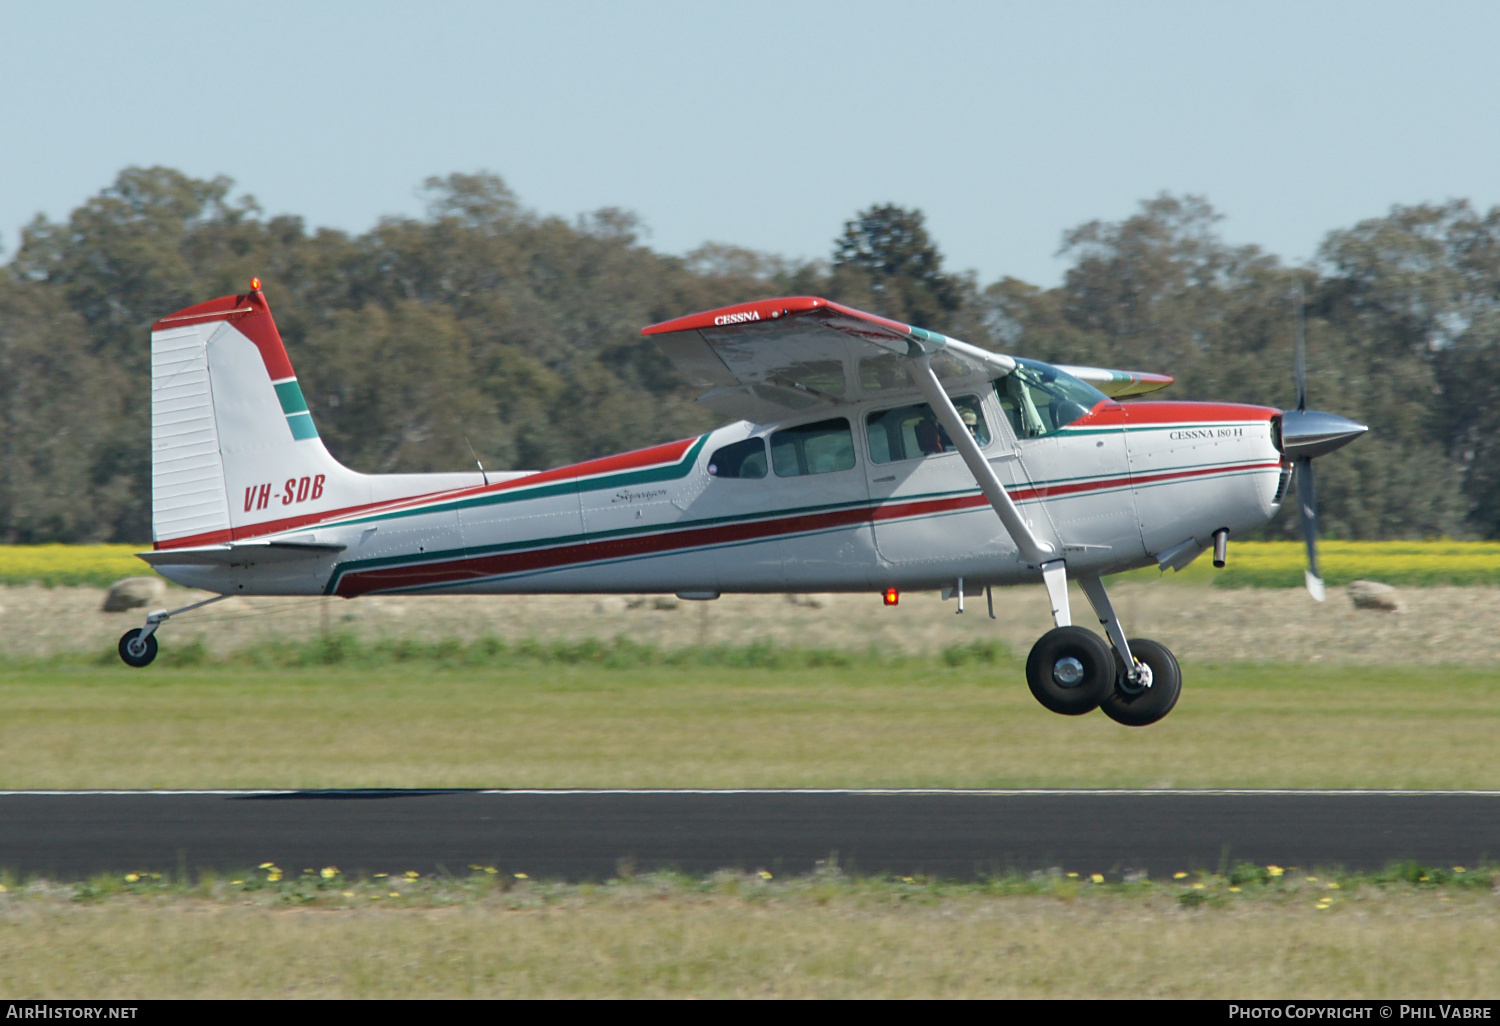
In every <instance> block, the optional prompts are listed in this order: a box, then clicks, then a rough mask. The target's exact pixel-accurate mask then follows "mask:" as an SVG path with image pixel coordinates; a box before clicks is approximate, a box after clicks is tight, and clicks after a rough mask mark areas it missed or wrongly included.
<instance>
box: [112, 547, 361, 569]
mask: <svg viewBox="0 0 1500 1026" xmlns="http://www.w3.org/2000/svg"><path fill="white" fill-rule="evenodd" d="M344 548H345V546H343V545H325V544H321V543H318V542H289V541H278V542H262V541H247V542H238V543H236V544H234V545H200V546H196V547H194V548H183V549H158V550H157V551H154V552H137V553H136V555H137V556H139V557H140V558H141V559H144V560H145V561H146V562H147V563H150V564H151V565H152V566H249V565H252V564H259V563H293V562H296V561H297V560H300V559H315V558H317V557H319V556H331V555H333V554H334V553H336V552H343V551H344Z"/></svg>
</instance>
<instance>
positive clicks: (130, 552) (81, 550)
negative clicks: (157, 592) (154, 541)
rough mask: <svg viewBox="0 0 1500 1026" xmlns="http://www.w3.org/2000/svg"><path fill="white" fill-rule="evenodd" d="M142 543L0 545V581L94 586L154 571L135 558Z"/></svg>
mask: <svg viewBox="0 0 1500 1026" xmlns="http://www.w3.org/2000/svg"><path fill="white" fill-rule="evenodd" d="M150 547H151V546H150V545H149V544H145V545H0V584H45V585H47V586H48V587H49V588H50V587H55V586H56V585H60V584H63V585H94V586H96V587H101V588H107V587H109V586H110V585H111V584H113V583H115V582H116V581H118V580H119V579H120V578H122V577H141V576H147V575H150V574H152V573H154V571H153V570H152V569H151V568H150V567H149V566H147V565H146V564H145V563H143V562H141V561H140V560H139V559H137V558H136V557H135V554H136V553H137V552H141V551H143V550H145V549H149V548H150Z"/></svg>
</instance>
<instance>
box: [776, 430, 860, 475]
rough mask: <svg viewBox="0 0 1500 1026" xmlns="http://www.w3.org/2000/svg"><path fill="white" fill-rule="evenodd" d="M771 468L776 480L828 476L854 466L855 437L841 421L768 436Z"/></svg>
mask: <svg viewBox="0 0 1500 1026" xmlns="http://www.w3.org/2000/svg"><path fill="white" fill-rule="evenodd" d="M771 466H772V467H773V468H774V469H775V471H776V476H777V477H801V476H803V475H804V474H830V473H832V472H834V471H836V470H849V469H850V468H851V467H853V466H854V433H853V432H852V431H850V430H849V421H848V420H846V419H845V418H843V417H834V418H832V419H830V420H820V421H818V422H817V423H815V424H799V425H797V426H796V427H791V428H787V429H785V430H783V431H777V432H776V433H775V434H773V435H772V436H771Z"/></svg>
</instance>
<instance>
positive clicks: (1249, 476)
mask: <svg viewBox="0 0 1500 1026" xmlns="http://www.w3.org/2000/svg"><path fill="white" fill-rule="evenodd" d="M644 334H646V335H649V336H652V337H654V338H655V339H656V340H657V342H658V343H659V344H660V345H661V347H662V348H663V350H664V351H665V352H666V354H667V355H668V356H669V357H670V358H671V359H672V361H673V363H675V364H676V366H677V367H678V369H679V370H680V371H681V372H682V373H683V374H684V375H685V376H686V377H687V379H688V380H689V381H690V382H691V383H692V384H693V385H695V386H697V387H699V388H702V389H704V390H705V391H704V393H703V395H702V397H701V398H700V399H699V401H700V402H702V403H703V404H704V405H706V406H708V407H709V408H710V409H713V410H715V411H717V412H719V413H722V414H724V415H726V416H728V417H733V418H735V421H734V423H732V424H729V425H728V426H726V427H721V428H719V429H717V430H715V431H711V432H709V433H708V434H706V435H701V436H699V437H697V438H687V439H683V440H682V441H678V442H670V443H668V444H666V445H657V446H653V447H652V448H649V449H642V450H639V451H636V452H630V453H625V454H624V455H620V456H610V457H606V458H604V459H597V460H589V461H587V462H585V463H578V464H575V465H573V466H568V467H560V468H558V469H556V470H548V471H542V472H522V473H514V472H512V473H489V474H486V473H484V471H483V470H482V469H481V470H480V471H479V472H477V473H456V474H383V475H368V474H360V473H356V472H355V471H352V470H349V469H348V468H347V467H344V466H342V465H341V464H339V463H338V462H337V461H335V460H334V458H333V457H332V456H331V455H329V453H328V450H327V449H326V448H324V446H323V443H322V441H321V440H320V439H319V438H318V432H317V428H316V427H315V426H314V424H313V419H312V416H311V414H310V413H309V412H308V409H307V404H306V402H305V401H304V400H303V396H302V390H301V388H300V387H299V386H298V384H297V378H296V376H295V375H294V374H293V372H292V365H291V363H290V361H289V360H288V359H287V354H286V350H285V348H284V347H283V345H282V341H281V336H280V334H279V333H278V332H277V330H276V324H275V322H274V321H273V320H272V318H271V311H270V309H269V307H268V306H267V305H266V299H265V296H264V295H263V294H262V292H261V290H260V282H259V280H254V281H252V282H251V288H250V291H249V292H248V293H247V294H245V295H238V296H225V297H223V298H220V299H215V300H211V301H209V302H207V303H201V304H199V305H197V306H193V307H189V308H188V309H186V310H182V311H180V312H178V313H175V314H173V315H171V316H170V317H164V318H162V319H161V320H160V321H158V322H157V323H156V324H155V325H154V326H153V328H152V334H151V375H152V377H151V466H152V534H153V541H154V543H155V544H154V549H153V551H151V552H145V553H142V554H141V558H142V559H144V560H145V561H146V562H148V563H150V564H151V565H152V566H153V567H155V568H156V570H157V571H158V572H159V573H161V574H162V575H163V576H164V577H167V578H168V579H170V580H173V581H176V582H177V583H179V584H183V585H186V586H188V587H192V588H201V589H205V590H208V591H212V592H217V593H218V595H217V597H216V598H212V599H208V600H207V602H216V601H218V600H219V599H220V598H224V597H227V596H230V595H341V596H344V597H345V598H354V597H356V596H359V595H368V594H375V593H390V592H400V593H405V594H440V593H441V594H455V593H472V594H496V593H499V594H539V593H568V594H576V593H607V592H628V593H641V592H670V593H675V594H677V595H678V596H680V597H682V598H685V599H714V598H717V597H719V595H720V594H723V593H725V592H798V591H819V592H826V591H849V592H852V591H870V592H875V593H884V596H885V601H886V603H887V604H888V605H895V604H896V603H897V601H898V596H899V592H900V590H902V589H914V588H921V589H937V588H943V589H946V590H948V591H949V593H950V594H955V595H956V596H957V597H958V603H959V609H960V611H961V610H962V606H963V597H964V596H965V595H966V594H967V595H976V594H987V589H988V588H989V587H991V586H993V585H1006V584H1024V583H1034V582H1038V581H1040V582H1043V583H1044V584H1045V585H1046V591H1047V594H1048V596H1049V597H1050V600H1051V605H1052V615H1053V618H1054V620H1055V621H1056V625H1057V626H1056V627H1055V629H1053V630H1051V631H1048V632H1047V633H1046V634H1045V635H1043V636H1042V638H1041V640H1039V641H1038V642H1037V643H1036V646H1035V647H1034V648H1033V649H1032V650H1031V654H1030V658H1029V659H1028V660H1027V663H1026V679H1027V683H1028V684H1029V685H1030V687H1031V691H1032V693H1033V694H1034V695H1035V696H1036V698H1037V700H1038V701H1040V702H1041V703H1042V705H1044V706H1046V707H1047V708H1048V709H1051V710H1052V711H1054V712H1058V713H1064V714H1068V715H1077V714H1080V713H1086V712H1089V711H1090V710H1092V709H1094V708H1095V707H1101V706H1102V708H1103V709H1104V711H1105V713H1106V714H1107V715H1109V716H1110V717H1111V718H1113V719H1115V720H1117V721H1118V722H1120V723H1125V724H1131V725H1143V724H1147V723H1154V722H1155V721H1157V720H1159V719H1161V718H1162V717H1163V716H1165V715H1166V714H1167V713H1168V712H1169V711H1170V710H1171V709H1172V706H1173V705H1174V704H1175V703H1176V701H1177V696H1178V693H1179V691H1180V689H1181V672H1180V671H1179V669H1178V666H1177V661H1176V660H1175V659H1174V658H1173V656H1172V653H1171V652H1170V651H1168V650H1167V648H1166V647H1165V646H1163V645H1161V644H1159V643H1157V642H1154V641H1149V640H1146V639H1141V638H1131V639H1127V638H1126V637H1125V632H1124V630H1123V629H1122V628H1121V626H1120V621H1119V619H1118V618H1117V617H1116V616H1115V612H1114V609H1113V607H1112V606H1111V605H1110V602H1109V598H1108V596H1107V595H1106V594H1105V590H1104V585H1103V584H1102V583H1101V578H1102V577H1103V575H1106V574H1113V573H1119V572H1120V571H1123V570H1130V569H1133V568H1136V567H1143V566H1149V565H1151V564H1157V565H1159V566H1160V567H1161V568H1163V569H1164V570H1165V569H1166V568H1168V567H1171V568H1174V569H1181V568H1182V567H1184V566H1186V565H1187V564H1188V563H1189V562H1191V561H1192V560H1193V559H1194V558H1196V557H1197V556H1198V555H1199V554H1200V553H1201V552H1203V551H1204V550H1205V549H1206V548H1208V547H1209V546H1210V545H1211V546H1213V548H1214V562H1215V565H1217V566H1222V565H1223V563H1224V559H1225V545H1226V539H1227V538H1228V537H1229V535H1231V534H1235V533H1239V532H1245V531H1251V530H1253V529H1255V528H1257V527H1259V526H1261V525H1262V524H1264V523H1266V522H1267V521H1268V520H1269V519H1270V518H1271V516H1272V515H1273V514H1274V513H1275V512H1276V510H1277V508H1278V507H1279V505H1280V503H1281V501H1282V498H1283V496H1284V495H1285V494H1286V491H1287V486H1288V483H1289V481H1290V479H1291V477H1292V475H1293V469H1294V467H1295V468H1296V469H1297V473H1296V477H1297V483H1298V493H1299V499H1300V500H1301V506H1302V515H1303V520H1304V527H1305V531H1306V537H1307V548H1308V557H1309V570H1308V574H1307V578H1308V586H1309V589H1310V590H1311V591H1313V593H1314V597H1317V598H1321V591H1322V581H1321V580H1320V579H1319V578H1318V577H1317V562H1316V552H1315V547H1314V539H1315V537H1316V519H1315V517H1316V514H1315V509H1316V507H1315V503H1314V499H1313V477H1312V463H1311V461H1312V458H1313V457H1315V456H1320V455H1323V454H1324V453H1327V452H1331V451H1333V450H1334V449H1337V448H1339V447H1340V446H1342V445H1344V444H1346V443H1347V442H1349V441H1350V440H1352V439H1353V438H1355V437H1357V436H1358V435H1359V434H1361V433H1363V432H1364V431H1365V430H1366V429H1365V427H1364V426H1363V425H1360V424H1356V423H1354V422H1352V421H1349V420H1345V419H1343V418H1341V417H1336V416H1333V415H1331V414H1324V413H1318V412H1316V411H1311V410H1307V409H1306V400H1305V388H1304V387H1303V372H1302V363H1303V361H1302V356H1301V345H1300V340H1299V347H1298V367H1297V373H1298V393H1299V400H1298V405H1297V409H1296V410H1287V411H1283V410H1277V409H1273V408H1269V407H1264V406H1244V405H1231V404H1225V403H1188V402H1129V403H1122V402H1120V401H1119V400H1121V399H1124V398H1126V397H1131V396H1137V395H1142V394H1144V393H1147V392H1151V391H1154V390H1156V389H1159V388H1163V387H1165V386H1167V385H1169V384H1171V382H1172V379H1171V378H1170V377H1168V376H1166V375H1159V374H1143V373H1128V372H1122V371H1112V370H1102V369H1099V368H1093V367H1063V366H1050V365H1048V364H1045V363H1040V362H1038V361H1035V360H1025V359H1021V358H1019V357H1012V356H1005V355H1001V354H998V353H992V352H988V351H986V350H983V349H979V348H977V347H975V346H971V345H968V344H966V343H963V342H960V341H958V340H956V339H952V338H948V337H946V336H944V335H940V334H938V333H937V332H933V331H926V330H924V329H922V328H917V327H912V326H910V325H906V324H900V323H898V322H896V321H892V320H887V319H886V318H883V317H877V316H874V315H873V314H868V313H862V312H861V311H859V310H853V309H850V308H849V307H845V306H841V305H839V304H838V303H832V302H829V301H828V300H826V299H818V298H813V297H807V296H798V297H793V298H785V299H768V300H763V301H760V302H754V303H744V304H741V305H739V306H731V307H725V308H724V309H721V310H710V311H708V312H706V313H698V314H692V315H690V316H687V317H682V318H678V319H677V320H673V321H667V322H666V323H664V324H656V325H652V326H651V327H648V328H646V329H644ZM1068 578H1072V579H1074V580H1076V581H1078V583H1079V584H1080V585H1081V586H1082V588H1083V591H1084V594H1085V595H1087V596H1088V599H1089V601H1090V603H1091V604H1092V605H1093V607H1094V611H1095V612H1096V613H1097V614H1098V617H1099V620H1100V622H1101V623H1102V624H1103V626H1104V629H1105V634H1106V635H1107V637H1108V641H1105V640H1104V639H1103V638H1101V637H1100V636H1099V635H1098V634H1097V633H1095V632H1093V631H1091V630H1087V629H1085V628H1082V627H1077V626H1073V625H1072V619H1071V612H1070V610H1069V605H1068V592H1067V580H1068ZM207 602H204V603H197V604H195V605H192V606H187V607H185V608H184V609H179V610H172V611H170V612H168V611H166V610H160V611H157V612H153V613H151V614H150V615H149V616H148V617H147V618H146V624H145V626H144V627H143V628H138V629H135V630H131V631H129V632H127V633H126V634H125V636H124V637H122V638H121V639H120V645H119V651H120V656H121V658H122V659H124V660H125V662H127V663H129V664H130V665H131V666H145V665H146V664H148V663H150V662H151V661H152V659H153V658H154V657H155V656H156V651H157V639H156V633H157V630H158V628H159V627H160V626H161V624H162V623H164V622H165V621H166V620H167V619H168V618H169V617H171V616H175V615H177V614H179V613H182V612H186V611H187V610H188V609H195V608H197V607H198V606H201V605H206V604H207Z"/></svg>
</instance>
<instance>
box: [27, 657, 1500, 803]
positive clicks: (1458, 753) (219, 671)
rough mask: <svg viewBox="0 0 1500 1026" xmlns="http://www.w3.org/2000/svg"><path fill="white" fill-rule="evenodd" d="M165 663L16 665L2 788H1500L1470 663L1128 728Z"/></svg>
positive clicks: (761, 663) (607, 675) (1013, 695)
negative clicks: (139, 668) (135, 667)
mask: <svg viewBox="0 0 1500 1026" xmlns="http://www.w3.org/2000/svg"><path fill="white" fill-rule="evenodd" d="M166 651H167V652H172V651H173V650H172V649H167V650H166ZM173 659H175V660H178V661H180V662H190V663H192V662H196V665H178V666H175V667H174V666H173V665H171V661H172V660H173ZM162 662H163V663H164V664H165V665H157V666H153V667H151V668H148V669H146V670H143V671H136V670H130V669H128V668H126V667H124V666H121V665H119V664H118V663H117V662H115V661H113V657H112V656H108V657H105V660H104V661H98V662H85V661H73V662H69V661H64V660H58V661H52V662H47V663H41V662H38V663H32V664H29V665H21V666H17V667H14V668H13V670H12V672H11V673H10V674H9V675H8V676H7V677H6V678H5V679H4V680H3V682H0V708H3V713H4V714H3V716H0V787H4V788H75V787H77V788H84V787H90V788H92V787H122V788H201V787H251V788H254V787H294V788H296V787H310V788H321V787H329V788H337V787H1166V786H1171V787H1374V788H1500V763H1497V762H1496V761H1495V760H1494V759H1492V758H1490V754H1491V753H1492V751H1493V746H1494V738H1495V737H1496V736H1500V681H1497V680H1496V678H1495V677H1494V675H1493V674H1492V673H1490V672H1488V671H1487V670H1486V669H1484V668H1474V667H1442V666H1424V667H1380V668H1360V667H1338V666H1327V665H1317V666H1285V665H1264V666H1256V665H1245V664H1234V665H1219V666H1214V665H1192V664H1189V665H1188V666H1187V667H1185V680H1186V684H1185V688H1184V693H1183V698H1182V700H1181V702H1180V703H1179V704H1178V707H1177V709H1176V710H1175V711H1174V712H1173V713H1172V714H1171V715H1170V716H1169V717H1168V718H1167V719H1166V720H1164V721H1163V722H1162V723H1160V724H1157V725H1155V726H1152V727H1148V728H1144V729H1135V730H1132V729H1127V728H1123V727H1120V726H1118V725H1116V724H1114V723H1112V722H1110V721H1109V720H1107V719H1105V718H1104V717H1103V716H1102V715H1101V714H1098V713H1095V714H1091V715H1089V716H1086V717H1081V718H1069V717H1059V716H1054V715H1052V714H1050V713H1047V712H1045V711H1044V710H1042V708H1041V707H1040V706H1038V705H1037V704H1036V702H1035V701H1034V700H1033V699H1032V698H1031V695H1030V693H1029V692H1028V691H1027V689H1026V686H1025V683H1024V677H1023V672H1022V667H1021V666H1020V665H1019V664H1018V663H1017V662H1015V661H1014V660H1012V659H1011V658H1010V657H1009V656H1008V655H1007V654H1006V653H1005V652H1004V650H1003V649H1001V648H998V647H996V646H989V645H985V646H977V647H970V648H961V649H954V650H950V652H949V653H948V654H947V655H946V657H941V656H940V657H936V658H930V659H918V658H908V659H889V660H888V659H881V658H876V657H873V656H860V655H851V654H848V653H836V652H818V651H805V650H796V649H780V650H778V649H774V648H771V647H769V646H750V647H747V648H723V649H687V650H681V651H676V652H662V651H659V650H655V649H651V648H649V647H645V646H635V645H630V644H628V643H624V642H619V643H598V642H584V643H577V644H571V645H558V646H541V645H531V646H526V645H522V646H516V647H514V648H507V647H506V646H504V645H502V644H500V643H499V642H495V641H481V642H476V643H474V644H471V645H463V644H459V643H456V642H453V643H437V644H434V645H430V646H422V645H417V644H415V643H410V642H406V643H397V644H392V645H390V646H386V647H384V648H380V647H375V648H365V647H361V646H360V645H358V644H357V643H355V642H353V641H351V640H349V639H347V638H334V639H332V640H330V641H328V642H326V643H313V644H309V645H302V646H297V645H287V646H268V647H264V648H259V649H257V650H255V651H254V652H252V653H244V654H241V655H239V656H234V657H230V658H228V659H226V660H224V661H213V660H211V659H210V658H209V657H208V656H207V655H206V654H205V653H203V652H202V650H197V652H196V654H195V653H194V652H193V651H191V650H190V651H187V652H184V651H182V650H180V649H179V650H177V655H175V656H169V655H165V654H164V656H163V660H162Z"/></svg>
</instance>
